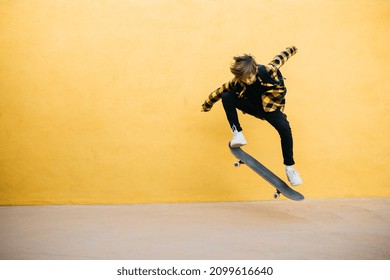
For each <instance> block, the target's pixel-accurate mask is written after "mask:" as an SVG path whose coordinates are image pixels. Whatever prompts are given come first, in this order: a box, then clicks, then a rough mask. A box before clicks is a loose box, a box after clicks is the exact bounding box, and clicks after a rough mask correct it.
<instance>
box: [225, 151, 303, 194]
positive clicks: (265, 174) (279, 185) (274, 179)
mask: <svg viewBox="0 0 390 280" xmlns="http://www.w3.org/2000/svg"><path fill="white" fill-rule="evenodd" d="M229 149H230V151H231V152H232V154H233V155H234V156H235V157H236V158H237V159H238V160H239V161H238V162H235V163H234V166H236V167H239V166H240V164H246V165H247V166H248V167H249V168H250V169H252V170H253V171H254V172H256V173H257V174H258V175H260V176H261V177H262V178H263V179H265V180H266V181H267V182H268V183H270V184H271V185H272V186H274V187H275V189H276V193H275V194H274V198H278V197H279V195H280V193H281V194H283V195H284V196H285V197H287V198H289V199H292V200H304V199H305V197H304V196H303V195H302V194H301V193H299V192H297V191H296V190H293V189H292V188H290V187H289V186H288V185H287V184H286V183H285V182H284V181H283V180H282V179H280V178H279V177H278V176H276V175H275V174H274V173H273V172H272V171H271V170H269V169H268V168H267V167H265V166H264V165H263V164H261V163H260V162H259V161H257V160H256V159H255V158H254V157H252V156H251V155H249V154H247V153H246V152H244V151H243V150H242V149H241V148H231V147H230V143H229Z"/></svg>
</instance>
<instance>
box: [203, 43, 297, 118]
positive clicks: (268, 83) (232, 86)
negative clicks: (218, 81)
mask: <svg viewBox="0 0 390 280" xmlns="http://www.w3.org/2000/svg"><path fill="white" fill-rule="evenodd" d="M297 51H298V49H297V48H296V47H295V46H293V47H288V48H286V49H285V50H284V51H282V52H281V53H279V54H277V55H276V56H275V57H274V59H273V60H272V61H271V62H270V63H268V64H267V65H261V64H259V65H258V72H257V74H256V78H257V79H258V80H259V82H260V83H261V85H262V86H263V87H265V88H266V90H265V92H264V93H263V94H262V106H263V108H264V111H265V112H273V111H275V110H277V109H278V108H279V109H280V110H281V111H283V110H284V106H285V103H286V100H285V98H284V97H285V95H286V87H285V86H284V80H283V76H282V74H281V73H280V71H279V68H280V67H281V66H282V65H283V64H284V63H285V62H286V61H287V60H288V59H289V58H290V57H291V56H293V55H294V54H296V52H297ZM225 91H232V92H234V93H236V94H237V95H238V96H239V98H244V97H245V91H246V85H245V84H244V83H243V82H241V81H237V80H236V79H235V78H233V79H232V80H231V81H229V82H227V83H225V84H223V85H222V86H221V87H219V88H217V89H216V90H215V91H213V92H212V93H211V94H210V95H209V96H208V98H207V99H206V100H205V102H204V103H203V105H202V111H205V112H207V111H210V110H211V108H212V107H213V105H214V103H215V102H217V101H218V100H220V99H221V97H222V93H224V92H225Z"/></svg>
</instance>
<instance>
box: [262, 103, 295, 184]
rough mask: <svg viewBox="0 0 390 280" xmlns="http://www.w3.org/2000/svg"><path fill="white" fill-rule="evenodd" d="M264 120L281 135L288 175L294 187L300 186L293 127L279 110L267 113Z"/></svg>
mask: <svg viewBox="0 0 390 280" xmlns="http://www.w3.org/2000/svg"><path fill="white" fill-rule="evenodd" d="M264 118H265V120H266V121H267V122H269V123H270V124H271V125H272V126H273V127H274V128H275V129H276V130H277V131H278V133H279V135H280V139H281V144H282V153H283V160H284V164H285V165H286V175H287V178H288V180H289V182H290V183H291V185H292V186H298V185H301V184H302V179H301V177H300V175H299V173H298V172H297V171H296V170H295V169H294V167H293V165H294V164H295V162H294V156H293V138H292V133H291V127H290V124H289V122H288V121H287V118H286V116H285V115H284V114H283V113H282V112H281V111H279V110H277V111H275V112H272V113H265V114H264Z"/></svg>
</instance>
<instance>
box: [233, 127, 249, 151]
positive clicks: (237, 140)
mask: <svg viewBox="0 0 390 280" xmlns="http://www.w3.org/2000/svg"><path fill="white" fill-rule="evenodd" d="M246 143H247V142H246V139H245V137H244V134H242V131H240V132H238V131H237V130H234V131H233V139H232V141H230V147H232V148H238V147H242V146H244V145H246Z"/></svg>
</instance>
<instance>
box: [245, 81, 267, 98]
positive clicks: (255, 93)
mask: <svg viewBox="0 0 390 280" xmlns="http://www.w3.org/2000/svg"><path fill="white" fill-rule="evenodd" d="M266 90H267V87H265V86H263V85H262V84H261V83H260V81H259V79H258V78H256V81H255V82H254V83H253V84H251V85H249V86H248V85H247V86H246V91H245V93H244V96H245V98H246V99H248V100H251V101H254V102H261V95H262V94H263V93H264V92H265V91H266Z"/></svg>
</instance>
